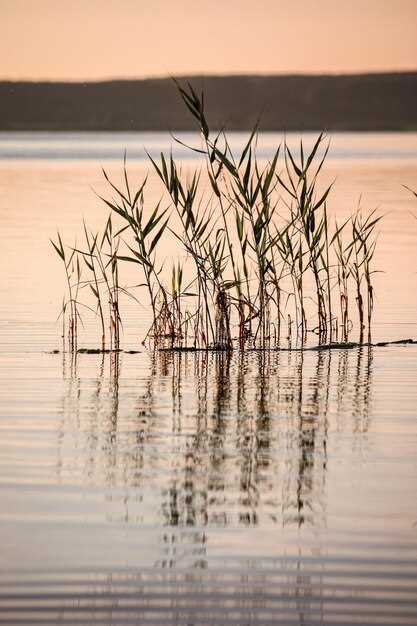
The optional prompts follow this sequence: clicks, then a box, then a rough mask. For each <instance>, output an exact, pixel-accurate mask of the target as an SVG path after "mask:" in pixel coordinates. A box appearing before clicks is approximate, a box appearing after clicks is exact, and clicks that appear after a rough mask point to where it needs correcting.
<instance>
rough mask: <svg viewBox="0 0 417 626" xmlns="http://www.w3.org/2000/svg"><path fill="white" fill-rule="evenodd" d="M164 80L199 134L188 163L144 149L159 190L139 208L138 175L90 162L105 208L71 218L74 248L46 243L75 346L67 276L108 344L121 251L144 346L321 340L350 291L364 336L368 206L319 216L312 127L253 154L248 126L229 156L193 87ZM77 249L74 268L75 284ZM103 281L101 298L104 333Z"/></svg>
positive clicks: (334, 334)
mask: <svg viewBox="0 0 417 626" xmlns="http://www.w3.org/2000/svg"><path fill="white" fill-rule="evenodd" d="M177 87H178V92H179V95H180V97H181V98H182V100H183V102H184V104H185V106H186V107H187V108H188V110H189V112H190V114H191V115H192V116H193V118H194V119H195V121H196V124H197V126H198V129H199V131H200V136H201V141H200V143H199V144H198V145H197V146H186V147H187V148H188V149H189V150H192V151H194V152H195V153H196V154H198V155H199V157H200V159H201V163H200V164H199V165H198V166H197V167H196V168H195V169H194V171H192V172H191V173H190V172H189V171H185V172H184V171H183V169H182V168H181V166H180V165H179V164H178V163H177V162H176V161H175V159H174V158H173V155H172V153H171V154H163V153H161V155H160V157H159V158H154V157H151V156H150V155H148V157H149V162H150V164H151V167H152V168H153V170H154V172H155V174H156V175H157V177H158V179H159V180H160V182H161V183H162V187H163V190H164V194H165V196H163V198H162V199H161V200H160V201H159V202H158V203H157V204H156V206H153V207H152V208H151V209H149V206H148V204H147V202H146V200H145V192H146V186H147V178H145V179H144V180H142V181H141V183H140V184H139V185H138V186H137V187H136V188H133V186H132V184H131V182H130V180H129V175H128V172H127V167H126V156H125V158H124V162H123V183H122V185H116V184H115V183H114V182H113V181H112V180H111V178H110V177H109V175H108V174H107V172H106V171H104V170H103V175H104V177H105V180H106V181H107V184H108V185H109V188H110V194H111V197H101V200H102V201H103V202H104V204H105V205H106V207H107V208H108V209H110V211H111V215H110V217H108V219H107V222H106V225H105V228H104V231H103V234H99V233H95V234H93V233H92V232H91V231H89V230H88V229H87V227H86V225H85V224H84V238H85V249H84V250H81V249H78V248H73V249H72V251H71V252H70V253H66V252H65V249H64V246H63V244H62V241H61V237H60V235H58V240H57V242H52V243H53V245H54V248H55V250H56V252H57V253H58V255H59V256H60V258H61V259H62V261H63V262H64V266H65V271H66V281H67V291H68V294H67V297H66V299H65V300H64V305H63V313H66V312H67V311H68V323H69V329H70V335H69V345H70V347H71V349H74V348H76V341H75V340H74V333H75V336H76V326H77V320H78V319H79V316H78V312H77V303H78V289H79V287H80V285H81V286H82V287H88V288H89V291H90V292H91V294H92V296H93V297H94V302H95V305H94V309H95V312H96V314H97V318H98V320H99V324H100V329H101V337H102V341H101V345H102V349H103V350H104V349H105V347H106V341H107V339H109V341H110V349H115V350H118V349H119V346H120V330H121V317H120V308H119V298H120V294H124V293H125V294H127V295H130V296H132V293H131V292H130V290H128V289H127V288H125V287H121V285H120V280H119V272H120V270H119V265H120V263H122V265H123V264H124V263H133V264H135V265H136V266H137V268H138V270H139V272H140V283H139V287H140V288H144V289H146V292H147V298H148V301H149V305H150V309H151V312H152V322H151V325H150V327H149V330H148V332H147V333H146V336H145V338H144V342H148V343H151V344H153V345H155V346H157V347H163V346H170V347H173V348H174V347H175V348H182V347H188V346H189V345H191V346H192V347H194V348H201V349H215V350H230V349H232V348H233V347H234V346H235V345H237V346H239V347H240V349H244V348H245V347H246V346H256V347H261V348H268V347H279V345H280V342H281V341H282V329H283V327H285V326H286V327H287V333H286V338H287V341H288V342H289V343H290V344H291V343H292V342H293V341H296V342H298V343H303V342H304V341H306V338H307V336H308V333H309V332H314V333H316V334H317V335H318V337H319V343H323V344H324V343H326V342H327V343H328V342H329V341H330V343H331V342H332V341H333V339H334V338H336V339H338V333H339V328H340V329H341V339H342V341H348V335H349V331H351V329H352V327H353V322H352V320H351V317H350V308H351V307H350V298H351V296H352V297H353V295H352V294H354V297H355V300H356V306H357V312H358V319H359V336H360V341H363V336H364V331H365V329H366V328H367V329H368V339H369V338H370V334H371V325H372V318H373V312H374V303H375V298H374V286H373V282H372V277H373V273H374V272H375V270H374V269H373V259H374V253H375V247H376V242H377V238H376V228H377V225H378V223H379V220H380V219H381V216H378V215H377V214H376V212H375V211H374V212H371V213H370V214H369V215H367V216H365V214H364V213H363V212H362V211H356V212H354V213H353V215H352V216H351V218H349V219H348V220H346V221H345V222H343V223H342V224H338V223H337V222H336V221H334V220H332V219H331V217H330V216H329V209H328V206H329V197H330V194H331V190H332V186H333V184H330V185H328V186H327V187H325V188H324V189H323V187H322V185H321V183H320V173H321V171H322V168H323V165H324V163H325V159H326V156H327V154H328V150H329V141H328V140H327V139H326V137H325V135H324V134H323V133H321V134H320V135H319V136H318V137H317V140H316V141H315V143H314V145H313V147H312V148H311V149H310V150H306V147H305V145H304V144H303V142H301V143H300V146H299V150H298V153H297V154H295V153H294V152H293V151H292V150H290V147H289V146H288V144H287V143H286V142H284V143H283V145H282V146H278V147H277V149H276V151H275V153H274V155H273V157H272V158H271V160H270V161H269V162H267V163H265V162H262V160H260V159H259V158H258V156H257V145H258V139H259V137H258V128H257V126H255V128H254V129H253V131H252V132H251V133H250V135H249V137H248V140H247V142H246V144H245V145H244V146H243V148H242V150H241V151H240V152H239V153H238V154H235V153H234V151H233V150H232V148H231V146H230V142H229V140H228V137H227V134H226V132H224V131H221V132H216V133H213V132H212V131H211V129H210V126H209V123H208V120H207V118H206V113H205V105H204V96H203V94H197V93H196V91H195V90H194V88H193V87H192V85H190V84H187V85H181V84H179V83H177ZM174 139H175V141H177V142H179V143H180V144H181V145H186V144H184V143H183V142H182V141H181V140H180V139H179V138H176V137H174ZM165 197H166V201H165V199H164V198H165ZM112 215H113V217H115V218H116V219H117V222H118V224H117V226H114V225H113V222H112V217H111V216H112ZM119 222H120V224H119ZM168 236H169V237H171V239H174V241H175V242H176V244H177V252H178V258H181V261H174V262H173V264H172V266H171V272H170V274H169V272H167V271H166V270H165V269H164V263H165V258H164V255H161V250H163V248H164V241H165V240H166V237H168ZM80 258H81V259H83V261H84V266H85V268H86V270H87V271H88V276H87V278H86V279H84V280H83V281H82V283H81V277H80V272H81V270H80ZM74 290H75V292H74ZM103 293H106V294H107V297H108V302H109V310H108V313H107V318H108V320H109V326H108V332H107V330H106V321H105V320H106V313H105V306H104V296H103ZM132 297H133V296H132Z"/></svg>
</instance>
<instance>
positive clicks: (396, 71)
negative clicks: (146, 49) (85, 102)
mask: <svg viewBox="0 0 417 626" xmlns="http://www.w3.org/2000/svg"><path fill="white" fill-rule="evenodd" d="M395 74H417V67H415V68H413V69H407V68H404V69H392V70H390V69H384V70H369V71H368V70H366V71H357V72H354V71H349V72H330V71H329V72H272V73H271V72H256V73H254V72H230V73H219V72H213V73H205V72H190V73H178V74H158V75H156V74H155V75H149V76H112V77H111V76H108V77H102V78H10V77H9V78H7V77H2V76H0V82H1V83H69V84H77V83H90V84H97V83H112V82H139V81H148V80H149V81H150V80H169V79H172V78H244V77H250V78H286V77H300V78H301V77H312V78H314V77H317V78H320V77H339V76H346V77H349V76H384V75H395Z"/></svg>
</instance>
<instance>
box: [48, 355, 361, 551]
mask: <svg viewBox="0 0 417 626" xmlns="http://www.w3.org/2000/svg"><path fill="white" fill-rule="evenodd" d="M80 356H82V357H83V359H82V360H83V367H85V366H86V365H88V369H87V370H86V372H82V373H81V374H80V373H79V372H78V370H77V368H78V367H79V365H80V361H81V359H79V362H78V363H76V364H75V365H74V364H72V365H71V367H70V369H69V371H68V372H67V377H66V380H65V394H64V397H63V406H62V412H63V425H62V436H61V439H60V444H59V445H60V452H59V455H60V461H59V467H60V470H59V471H60V476H61V480H69V479H70V478H71V480H78V481H80V482H83V483H84V484H89V485H91V486H93V487H100V488H102V489H105V491H106V499H107V501H108V502H110V503H111V505H112V506H111V507H110V509H111V512H110V513H109V517H108V519H112V520H115V519H118V520H126V521H129V522H141V523H142V522H144V521H145V522H149V523H152V524H163V525H166V526H171V527H182V528H187V527H188V528H190V527H198V528H203V527H206V526H221V527H224V526H233V527H237V526H241V527H247V526H261V527H263V526H271V525H280V526H290V527H291V526H293V527H301V526H311V527H317V526H320V527H323V526H325V525H326V472H327V470H328V463H329V461H328V438H329V431H330V432H331V429H341V428H343V429H346V428H348V430H349V432H350V433H351V436H352V442H353V444H352V445H355V444H354V441H355V433H356V434H357V435H358V436H360V433H362V432H365V431H366V430H367V428H368V427H369V420H370V416H371V400H372V348H361V349H358V350H350V351H347V350H340V351H335V352H332V351H325V350H321V351H317V352H313V351H292V352H285V351H271V352H262V351H259V352H241V353H231V352H227V351H224V352H211V353H210V352H196V353H181V352H153V353H143V354H141V355H135V356H131V355H129V356H127V355H119V354H116V355H114V354H113V355H110V356H109V355H104V356H103V357H100V358H101V361H100V363H99V364H98V366H97V370H96V372H95V376H91V371H92V370H91V361H90V362H88V357H87V356H84V355H80ZM123 359H124V363H122V361H123ZM134 359H138V360H140V368H139V369H138V367H137V365H136V364H135V361H134ZM89 363H90V364H89ZM145 366H147V367H145ZM86 373H87V374H89V376H87V375H86ZM168 537H169V534H167V544H169V539H168ZM200 548H201V545H200ZM200 548H199V549H200ZM170 549H171V548H170ZM168 561H169V558H168V557H167V562H168Z"/></svg>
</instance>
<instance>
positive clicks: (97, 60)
mask: <svg viewBox="0 0 417 626" xmlns="http://www.w3.org/2000/svg"><path fill="white" fill-rule="evenodd" d="M0 59H1V61H0V78H2V79H31V80H37V79H48V80H53V79H64V80H79V79H81V80H84V79H85V80H97V79H101V78H113V77H121V78H128V77H129V78H130V77H143V76H161V75H167V74H196V73H203V74H210V73H217V74H218V73H221V74H225V73H288V72H297V73H300V72H314V73H317V72H366V71H385V70H404V69H417V0H259V1H258V2H256V1H255V0H227V1H225V2H219V1H218V0H212V1H211V2H210V1H208V0H200V1H199V0H177V1H176V2H173V1H171V2H170V1H168V0H149V1H148V2H145V1H143V0H118V1H116V0H66V1H65V0H0Z"/></svg>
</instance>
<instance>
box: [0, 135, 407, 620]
mask: <svg viewBox="0 0 417 626" xmlns="http://www.w3.org/2000/svg"><path fill="white" fill-rule="evenodd" d="M189 139H191V140H193V139H194V138H193V137H192V136H190V137H189ZM280 139H281V138H280V137H278V136H276V135H273V134H269V135H265V136H263V137H262V138H261V142H260V144H261V145H260V149H261V151H262V155H263V156H265V157H268V155H269V154H270V152H271V150H272V147H273V146H274V145H275V144H276V143H279V141H280ZM310 139H311V137H309V136H307V140H310ZM289 140H290V142H294V141H295V137H294V136H290V137H289ZM233 142H234V143H235V144H236V145H239V143H241V142H242V136H241V135H238V134H236V135H234V137H233ZM144 145H145V146H147V147H148V148H149V149H150V150H151V151H154V152H155V153H157V151H158V150H160V149H161V148H162V149H166V148H167V147H169V141H167V139H166V137H165V136H163V135H161V134H141V135H139V134H138V135H135V134H130V135H129V134H123V133H121V134H118V133H115V134H108V133H107V134H90V135H89V134H69V135H68V134H67V135H64V134H56V135H48V134H45V133H20V134H19V133H7V134H5V133H3V134H0V232H1V236H2V245H1V248H0V379H1V386H0V400H1V402H0V546H1V548H0V623H5V624H8V625H9V624H10V625H12V624H29V623H31V624H32V623H38V624H103V625H107V624H125V623H130V624H166V623H169V624H174V623H175V624H190V625H192V624H218V625H219V626H220V625H225V624H229V623H230V624H236V625H245V624H271V625H272V624H285V625H287V624H288V625H290V624H296V625H304V624H305V625H316V624H330V625H333V624H390V625H393V626H394V625H401V624H417V385H416V380H417V377H416V372H417V346H415V345H410V346H397V347H394V346H387V347H379V348H367V347H364V348H362V349H358V350H351V351H334V352H331V353H327V352H304V353H303V352H292V353H288V352H278V353H269V354H254V353H247V354H238V353H236V354H233V355H231V356H228V355H225V354H209V355H203V354H198V355H193V354H182V355H181V354H167V353H162V354H161V353H159V354H153V353H150V352H148V351H146V350H145V349H143V348H141V347H140V343H139V341H140V338H141V337H142V336H143V332H144V330H145V329H146V327H147V322H148V311H147V310H146V308H144V307H140V306H138V305H133V304H132V303H129V302H126V303H124V311H125V330H124V347H125V348H126V349H142V352H141V353H140V354H127V353H123V354H121V355H120V356H119V357H118V358H117V359H116V358H115V357H110V356H108V355H106V356H104V357H102V356H101V355H89V354H80V355H78V356H77V358H75V359H70V358H63V356H62V354H48V351H51V350H53V349H55V348H60V328H59V324H57V323H56V318H57V315H58V309H59V304H60V298H61V296H62V288H63V286H62V275H61V268H60V267H59V264H58V263H57V261H56V259H55V258H54V256H53V255H52V253H51V250H50V245H49V242H48V239H49V237H50V236H51V235H53V234H54V232H55V231H56V228H57V227H59V228H60V229H61V230H62V232H63V233H66V234H68V236H69V237H70V238H71V237H73V236H76V235H77V233H79V224H80V220H81V218H82V217H83V216H85V217H86V218H87V219H88V220H89V222H90V223H91V224H92V225H100V224H101V223H102V221H103V219H104V217H105V212H104V213H103V207H102V206H101V205H100V203H99V202H98V200H97V197H96V196H95V195H94V193H93V191H92V190H91V187H93V188H94V189H95V190H96V191H97V192H99V193H101V192H102V191H103V190H104V186H103V182H102V179H101V176H100V164H104V165H105V166H106V168H108V169H109V171H110V172H112V173H113V174H114V176H115V177H116V178H117V177H118V176H120V164H119V161H117V160H115V159H118V158H119V156H120V155H122V154H123V150H124V148H125V147H127V149H128V154H130V155H131V163H130V170H131V172H132V176H133V177H136V178H137V179H138V180H139V179H140V178H141V177H142V176H143V175H144V173H145V172H146V170H147V165H146V162H145V161H144V159H143V152H142V146H144ZM333 146H334V152H333V153H332V154H331V156H330V159H329V161H328V166H327V170H326V172H325V173H324V177H323V178H324V180H323V184H325V183H326V182H327V181H328V180H331V179H333V178H336V184H335V191H334V196H333V202H332V204H331V211H332V212H333V213H334V214H336V215H337V216H338V217H340V218H341V217H343V216H344V215H347V214H349V213H350V212H351V211H352V210H353V209H354V208H355V207H356V206H357V204H358V200H359V196H360V194H362V199H361V204H362V206H363V207H366V208H367V209H373V208H375V207H377V206H378V207H380V209H381V211H382V212H384V213H386V217H385V219H384V221H383V223H382V226H381V233H380V240H379V251H378V256H377V259H376V264H377V266H378V269H381V270H382V271H384V273H383V274H382V273H381V274H378V275H376V290H377V303H376V306H377V310H376V317H375V330H374V338H375V339H376V340H382V339H399V338H404V337H412V338H414V339H416V338H417V274H416V272H417V254H416V250H417V221H415V220H413V218H412V216H411V215H410V211H414V212H415V213H417V201H415V200H413V198H412V197H411V195H410V194H408V192H407V191H406V190H405V189H404V188H403V187H402V185H404V184H405V185H408V186H410V187H414V188H417V135H416V134H404V135H401V134H394V133H389V134H383V135H381V134H380V135H374V134H369V135H367V134H364V135H358V134H341V135H336V136H335V137H334V138H333ZM179 156H182V154H180V155H179ZM149 193H150V197H151V199H152V201H153V200H155V199H156V200H157V199H158V198H159V195H160V189H159V187H158V186H157V183H156V181H155V180H154V179H153V178H151V180H150V192H149ZM67 238H68V237H67ZM167 245H168V244H167ZM167 254H168V255H169V254H170V248H169V247H168V248H167ZM132 280H133V278H132ZM81 342H82V344H83V345H97V336H96V331H95V327H94V324H93V322H92V320H91V319H90V318H89V317H88V316H87V317H86V323H85V328H84V330H83V331H82V335H81Z"/></svg>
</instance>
